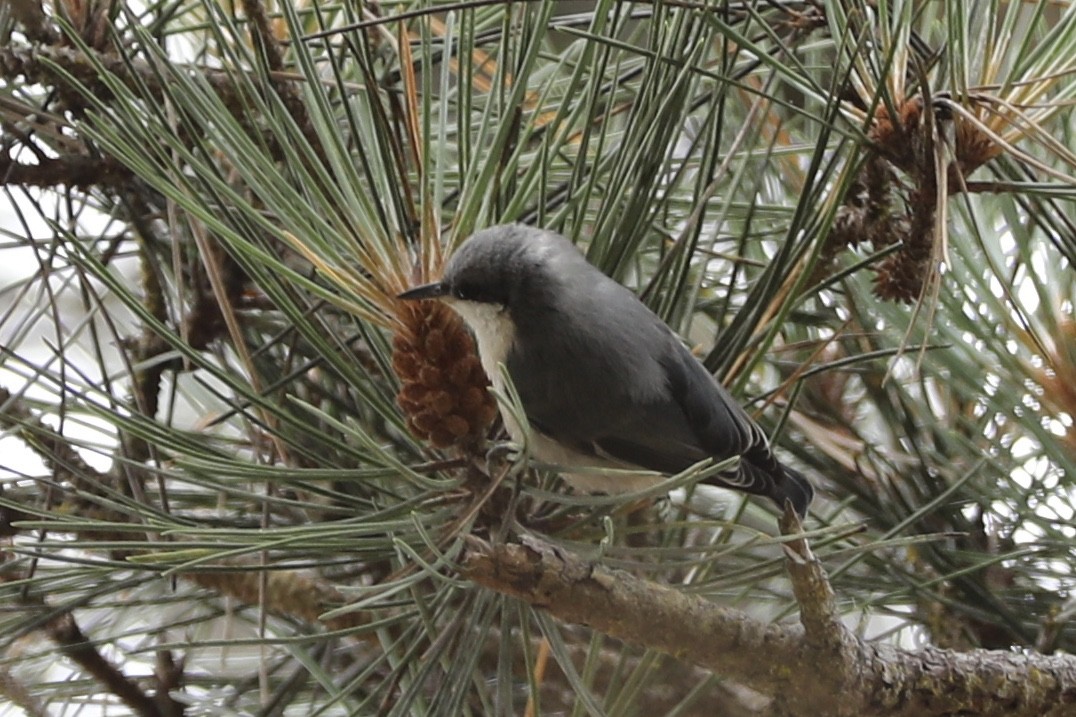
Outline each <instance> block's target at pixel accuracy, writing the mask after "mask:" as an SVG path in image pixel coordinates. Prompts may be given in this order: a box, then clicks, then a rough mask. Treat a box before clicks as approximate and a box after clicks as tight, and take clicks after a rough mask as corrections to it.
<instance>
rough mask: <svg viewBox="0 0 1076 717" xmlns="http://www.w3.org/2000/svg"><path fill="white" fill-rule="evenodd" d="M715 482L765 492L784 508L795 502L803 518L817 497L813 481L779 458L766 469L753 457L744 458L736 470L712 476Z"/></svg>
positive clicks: (766, 495)
mask: <svg viewBox="0 0 1076 717" xmlns="http://www.w3.org/2000/svg"><path fill="white" fill-rule="evenodd" d="M775 473H777V475H775ZM712 482H713V483H714V484H716V485H720V486H723V487H725V488H732V489H734V490H742V491H744V492H745V493H753V494H754V495H761V496H765V497H767V498H769V499H770V500H772V501H773V502H774V503H776V504H777V507H778V508H780V509H781V510H784V508H785V502H786V501H787V502H789V503H791V504H792V508H793V509H794V510H795V511H796V513H797V514H798V515H799V516H800V518H805V517H806V516H807V508H809V507H810V505H811V501H812V500H813V499H814V488H813V487H812V486H811V483H810V481H808V480H807V479H806V478H805V477H804V476H803V474H802V473H800V472H799V471H795V470H793V469H791V468H789V467H788V466H784V465H781V464H780V463H777V462H776V461H774V462H773V469H771V470H764V469H762V468H760V467H759V466H757V465H755V464H754V463H752V462H750V461H747V460H743V459H741V460H740V465H739V468H738V469H737V470H736V471H735V472H733V473H728V474H721V475H719V476H717V477H715V478H714V479H712Z"/></svg>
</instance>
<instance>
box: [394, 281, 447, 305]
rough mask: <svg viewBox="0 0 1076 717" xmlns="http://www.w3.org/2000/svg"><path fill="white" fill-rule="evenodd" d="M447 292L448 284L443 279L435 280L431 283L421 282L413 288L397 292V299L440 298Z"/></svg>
mask: <svg viewBox="0 0 1076 717" xmlns="http://www.w3.org/2000/svg"><path fill="white" fill-rule="evenodd" d="M447 294H448V286H446V285H445V283H444V282H443V281H435V282H433V283H432V284H423V285H422V286H416V287H415V288H413V289H408V290H407V291H405V292H403V293H402V294H397V296H396V298H397V299H403V300H404V301H420V300H422V299H440V298H441V297H443V296H446V295H447Z"/></svg>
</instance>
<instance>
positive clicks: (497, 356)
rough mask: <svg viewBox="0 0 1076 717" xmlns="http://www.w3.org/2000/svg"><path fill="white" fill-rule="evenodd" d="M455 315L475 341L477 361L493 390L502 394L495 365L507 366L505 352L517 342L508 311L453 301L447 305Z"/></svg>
mask: <svg viewBox="0 0 1076 717" xmlns="http://www.w3.org/2000/svg"><path fill="white" fill-rule="evenodd" d="M448 305H449V306H451V307H452V308H453V309H454V310H455V312H456V313H457V314H459V315H460V316H461V317H463V320H464V321H466V322H467V325H468V326H470V327H471V331H473V332H474V337H475V340H476V341H478V357H479V358H480V359H481V360H482V368H483V369H484V370H485V372H486V375H487V376H489V380H490V382H491V383H492V384H493V387H494V388H496V389H497V390H498V391H503V390H504V381H503V380H502V379H501V372H500V371H499V370H498V369H497V364H499V363H503V364H507V363H508V352H509V351H510V350H511V349H512V343H513V342H514V341H515V338H516V329H515V325H514V324H513V323H512V320H511V319H510V318H509V316H508V311H507V310H506V309H505V308H504V307H503V306H501V305H500V304H484V303H479V302H477V301H464V300H461V299H456V300H454V301H449V302H448Z"/></svg>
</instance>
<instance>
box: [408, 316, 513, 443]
mask: <svg viewBox="0 0 1076 717" xmlns="http://www.w3.org/2000/svg"><path fill="white" fill-rule="evenodd" d="M397 316H398V318H399V320H400V323H401V328H400V329H399V331H397V333H396V336H395V337H394V338H393V341H392V348H393V354H392V368H393V370H395V371H396V375H397V376H399V377H400V381H401V384H402V385H401V387H400V393H399V394H398V395H397V396H396V402H397V403H398V404H399V406H400V408H402V409H403V411H404V413H405V414H406V416H407V426H408V428H409V429H410V430H411V432H412V433H414V434H415V435H416V436H418V437H419V438H422V439H423V440H426V441H429V442H430V443H432V444H433V445H434V446H436V447H438V448H447V447H449V446H458V445H466V444H468V443H473V442H475V441H477V440H478V439H479V438H481V436H482V434H483V433H484V432H485V430H486V428H488V427H489V424H490V423H491V422H492V421H493V418H494V417H495V416H496V415H497V405H496V403H495V402H494V400H493V396H492V395H490V393H489V391H488V390H487V387H488V386H489V380H488V379H487V378H486V373H485V371H483V370H482V364H481V362H480V361H479V360H478V354H477V352H476V351H475V345H474V339H472V338H471V335H470V334H469V333H468V332H467V329H466V328H465V327H464V325H463V320H462V319H460V317H459V316H458V315H457V314H456V313H455V312H454V311H452V310H451V309H449V308H448V307H447V306H445V305H444V304H440V303H436V302H431V301H424V302H421V303H418V304H406V305H405V304H400V307H399V313H398V315H397Z"/></svg>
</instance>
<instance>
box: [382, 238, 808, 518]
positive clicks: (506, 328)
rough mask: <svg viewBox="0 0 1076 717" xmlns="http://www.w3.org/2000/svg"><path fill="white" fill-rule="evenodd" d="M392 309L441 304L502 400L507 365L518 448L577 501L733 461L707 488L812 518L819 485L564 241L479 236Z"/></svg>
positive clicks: (657, 322) (635, 303) (510, 423)
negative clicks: (782, 457)
mask: <svg viewBox="0 0 1076 717" xmlns="http://www.w3.org/2000/svg"><path fill="white" fill-rule="evenodd" d="M397 298H398V299H401V300H404V301H419V300H439V301H443V302H444V303H446V304H447V305H448V306H449V307H451V308H452V309H453V310H455V311H456V313H458V314H459V315H460V316H461V317H462V319H463V321H464V323H466V324H467V325H468V327H469V328H470V330H471V332H472V333H473V335H474V337H475V342H476V344H477V348H478V355H479V359H480V361H481V363H482V367H483V369H484V370H485V372H486V374H487V376H488V377H489V379H490V382H491V384H492V386H493V388H494V389H497V390H499V391H501V392H502V395H503V391H504V389H505V381H504V379H503V378H502V374H501V371H500V369H499V366H500V365H503V366H504V367H505V369H506V370H507V373H508V375H509V377H510V378H511V383H512V386H513V387H514V388H515V391H516V394H517V395H518V399H519V403H520V406H521V407H522V409H523V413H524V414H525V417H526V423H527V424H529V427H530V434H529V435H526V434H525V432H524V428H523V426H521V425H520V424H519V422H518V421H517V420H516V419H515V418H514V417H513V415H512V413H511V412H510V411H508V410H505V409H504V407H502V409H501V416H502V418H503V420H504V424H505V428H506V429H507V430H508V433H509V435H510V436H511V437H512V439H513V440H514V441H516V442H517V443H522V442H524V440H528V445H529V446H530V451H531V455H532V456H534V457H535V458H537V459H538V460H539V461H541V462H543V463H547V464H552V465H554V466H557V467H558V468H559V469H560V470H561V475H562V477H564V479H565V480H566V481H567V483H568V484H569V485H570V486H572V487H573V488H574V489H576V490H579V491H582V492H586V493H608V494H617V493H625V492H633V491H636V490H642V489H645V488H647V487H650V486H652V485H654V484H656V483H657V482H659V481H660V480H662V474H665V475H675V474H677V473H680V472H682V471H684V470H686V469H688V468H690V467H691V466H693V465H695V464H697V463H700V462H701V461H704V460H706V459H713V460H714V461H715V462H720V461H724V460H726V459H729V458H732V457H738V458H739V461H738V462H737V463H736V464H735V467H733V468H730V469H729V470H727V471H724V472H721V473H718V474H717V475H714V476H713V477H711V478H708V479H706V482H709V483H713V484H716V485H718V486H721V487H724V488H731V489H733V490H739V491H743V492H746V493H749V494H753V495H758V496H764V497H767V498H769V499H770V500H772V501H773V502H774V503H776V504H777V506H778V508H779V509H780V510H784V509H785V504H786V502H787V503H790V504H791V506H792V508H793V509H794V510H795V511H796V513H797V514H798V515H799V516H800V517H801V518H803V517H805V516H806V513H807V509H808V506H809V505H810V503H811V501H812V499H813V497H814V489H813V488H812V487H811V484H810V482H809V481H808V480H807V479H806V478H805V477H804V476H803V475H802V474H801V473H799V472H798V471H796V470H793V469H792V468H790V467H788V466H786V465H784V464H782V463H781V462H779V461H778V460H777V458H776V457H775V455H774V453H773V451H772V450H771V448H770V445H769V441H768V440H767V438H766V435H765V433H764V432H763V431H762V429H761V428H760V427H759V426H758V424H757V423H755V421H754V420H752V419H751V417H750V416H748V415H747V413H746V412H745V411H744V409H743V408H742V407H741V406H740V404H739V403H737V402H736V400H735V399H734V398H733V397H732V395H731V394H730V393H729V392H728V390H727V389H725V387H724V386H722V385H721V383H720V382H719V381H718V380H717V379H716V378H715V377H714V376H713V375H711V374H710V372H709V371H707V369H706V368H705V367H704V366H703V365H702V363H701V362H700V361H699V360H698V359H697V358H696V357H695V356H694V355H693V354H692V353H691V351H690V350H689V349H688V348H687V347H686V346H685V345H684V343H683V342H682V341H681V340H680V339H679V338H678V337H677V335H676V334H675V332H674V331H673V330H672V329H671V328H670V327H669V326H668V325H667V324H666V323H665V322H664V321H662V320H661V319H660V318H659V317H658V316H657V315H656V314H655V313H653V312H652V311H651V310H650V309H649V308H648V307H647V306H646V304H644V303H643V302H642V301H641V300H640V299H639V298H638V297H637V296H636V295H635V294H634V293H632V291H631V290H629V289H628V288H627V287H625V286H623V285H621V284H619V283H618V282H616V281H615V280H613V279H612V278H610V277H608V276H606V275H605V274H604V273H603V272H602V271H601V270H600V269H598V268H597V267H595V266H594V265H593V264H591V263H589V262H588V261H587V259H586V257H585V256H584V255H583V253H582V252H581V251H580V250H579V248H578V247H576V246H575V244H573V243H572V242H571V241H570V240H568V239H567V238H565V237H563V236H561V235H559V234H557V233H555V232H553V231H548V230H545V229H541V228H537V227H532V226H529V225H524V224H505V225H499V226H492V227H489V228H486V229H483V230H480V231H478V232H476V233H474V234H473V235H472V236H470V237H469V238H467V239H466V240H465V241H464V242H463V243H462V244H461V245H460V247H459V249H458V250H456V252H455V253H453V255H452V256H451V257H450V258H449V260H448V262H447V263H446V265H445V267H444V271H443V273H442V276H441V279H440V280H438V281H435V282H432V283H428V284H423V285H421V286H416V287H413V288H411V289H408V290H407V291H404V292H403V293H400V294H399V295H398V297H397ZM609 468H615V469H623V470H617V471H609V470H607V469H609ZM631 471H636V472H635V473H632V472H631Z"/></svg>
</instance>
